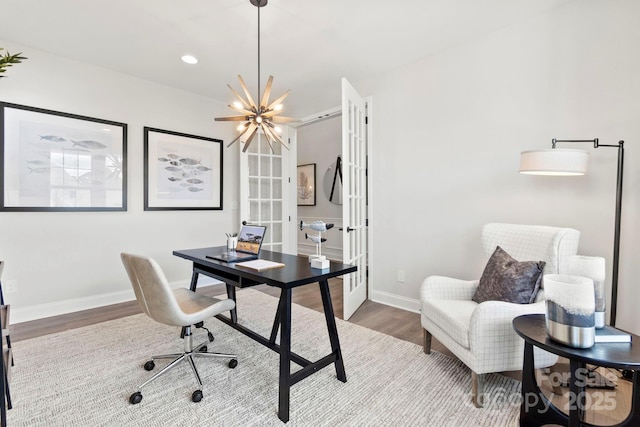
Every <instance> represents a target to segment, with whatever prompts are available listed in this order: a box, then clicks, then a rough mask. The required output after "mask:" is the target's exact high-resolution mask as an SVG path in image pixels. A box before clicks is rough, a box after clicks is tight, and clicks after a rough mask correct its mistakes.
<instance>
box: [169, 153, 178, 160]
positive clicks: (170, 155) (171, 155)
mask: <svg viewBox="0 0 640 427" xmlns="http://www.w3.org/2000/svg"><path fill="white" fill-rule="evenodd" d="M167 157H169V158H170V159H177V158H178V157H180V156H178V155H177V154H167Z"/></svg>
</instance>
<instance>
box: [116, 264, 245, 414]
mask: <svg viewBox="0 0 640 427" xmlns="http://www.w3.org/2000/svg"><path fill="white" fill-rule="evenodd" d="M120 257H121V258H122V262H123V264H124V266H125V269H126V270H127V274H128V275H129V279H130V280H131V285H132V286H133V290H134V292H135V294H136V299H137V300H138V304H140V308H142V311H143V312H144V313H145V314H146V315H147V316H149V317H150V318H152V319H153V320H155V321H156V322H160V323H164V324H165V325H171V326H178V327H182V328H183V331H184V350H183V351H182V352H181V353H173V354H165V355H160V356H153V357H152V358H151V360H149V361H148V362H146V363H145V365H144V368H145V369H146V370H147V371H150V370H152V369H153V368H154V367H155V362H154V360H157V359H173V361H172V362H171V363H169V365H167V366H166V367H165V368H164V369H162V370H161V371H160V372H158V373H157V374H155V375H154V376H153V377H151V378H150V379H149V380H147V381H146V382H145V383H143V384H142V385H140V387H138V391H136V392H135V393H133V394H132V395H131V396H130V398H129V402H130V403H132V404H136V403H139V402H140V401H141V400H142V393H141V389H142V388H143V387H144V386H146V385H147V384H149V383H150V382H152V381H154V380H156V379H157V378H159V377H160V376H162V375H163V374H165V373H166V372H168V371H169V370H170V369H172V368H174V367H176V366H178V365H179V364H180V362H182V361H186V362H188V363H189V366H191V370H192V371H193V374H194V375H195V378H196V381H197V382H198V386H199V388H198V390H196V391H194V392H193V394H192V396H191V397H192V400H193V401H194V402H199V401H200V400H202V397H203V395H202V380H201V379H200V374H199V373H198V370H197V369H196V365H195V363H194V361H193V359H194V358H205V357H206V358H228V359H231V360H230V361H229V363H228V366H229V367H230V368H235V367H236V366H237V364H238V362H237V360H236V356H235V355H234V354H222V353H210V352H207V344H208V342H210V341H213V335H212V334H211V333H210V332H209V334H208V335H209V341H205V342H203V343H201V344H199V345H197V346H193V342H192V335H191V326H192V325H195V326H196V327H202V323H203V321H204V320H206V319H209V318H211V317H213V316H216V315H218V314H221V313H223V312H225V311H230V310H232V309H233V308H235V302H234V301H233V300H232V299H223V300H219V299H217V298H212V297H208V296H205V295H201V294H198V293H196V292H192V291H190V290H189V289H186V288H179V289H175V290H174V289H172V288H171V286H170V285H169V282H168V281H167V279H166V277H165V275H164V273H163V271H162V269H161V268H160V266H159V265H158V263H156V262H155V261H154V260H153V259H151V258H148V257H145V256H139V255H132V254H126V253H123V254H121V255H120ZM205 329H206V328H205Z"/></svg>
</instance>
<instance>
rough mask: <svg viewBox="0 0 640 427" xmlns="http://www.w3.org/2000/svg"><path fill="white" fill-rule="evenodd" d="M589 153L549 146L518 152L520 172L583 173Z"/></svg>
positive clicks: (538, 173) (546, 173) (532, 173)
mask: <svg viewBox="0 0 640 427" xmlns="http://www.w3.org/2000/svg"><path fill="white" fill-rule="evenodd" d="M588 162H589V153H587V152H586V151H583V150H567V149H559V148H551V149H548V150H532V151H523V152H522V153H520V173H522V174H529V175H565V176H572V175H584V174H585V173H586V172H587V164H588Z"/></svg>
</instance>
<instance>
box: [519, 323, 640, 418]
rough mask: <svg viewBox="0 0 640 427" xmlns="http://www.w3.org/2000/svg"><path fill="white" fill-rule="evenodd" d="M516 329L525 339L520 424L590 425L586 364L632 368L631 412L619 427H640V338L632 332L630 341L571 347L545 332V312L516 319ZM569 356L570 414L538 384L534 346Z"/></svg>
mask: <svg viewBox="0 0 640 427" xmlns="http://www.w3.org/2000/svg"><path fill="white" fill-rule="evenodd" d="M513 329H515V331H516V333H517V334H518V335H520V337H522V339H524V362H523V367H522V403H521V406H520V426H522V427H534V426H535V427H538V426H543V425H545V424H560V425H568V426H569V427H590V426H592V424H590V423H586V422H585V421H584V420H583V414H584V410H585V409H588V408H585V406H586V403H585V385H586V374H585V373H586V364H587V363H589V364H593V365H598V366H604V367H609V368H617V369H628V370H632V371H634V373H633V393H632V396H631V412H630V413H629V416H628V417H627V418H626V419H625V420H624V421H622V422H621V423H619V424H616V425H615V426H616V427H622V426H635V427H637V426H640V373H639V372H638V370H640V337H639V336H637V335H634V334H631V342H630V343H600V344H598V343H596V344H595V345H594V346H593V347H591V348H587V349H580V348H572V347H567V346H565V345H563V344H560V343H557V342H555V341H553V340H551V339H550V338H549V336H548V335H547V333H546V331H545V326H544V314H528V315H525V316H519V317H516V318H515V319H513ZM534 346H535V347H539V348H541V349H543V350H546V351H548V352H550V353H554V354H557V355H558V356H562V357H565V358H567V359H569V373H570V376H571V380H570V383H569V415H568V416H567V414H565V413H564V412H562V411H561V410H560V409H558V408H556V407H555V406H553V405H552V404H551V402H550V401H549V399H547V398H546V397H545V395H544V394H543V393H542V391H541V390H540V388H539V387H538V384H537V381H536V376H535V365H534V360H533V347H534Z"/></svg>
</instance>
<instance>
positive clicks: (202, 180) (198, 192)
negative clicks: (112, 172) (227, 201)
mask: <svg viewBox="0 0 640 427" xmlns="http://www.w3.org/2000/svg"><path fill="white" fill-rule="evenodd" d="M144 210H145V211H160V210H222V140H219V139H214V138H207V137H204V136H196V135H188V134H185V133H180V132H173V131H168V130H162V129H154V128H150V127H145V128H144Z"/></svg>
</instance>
